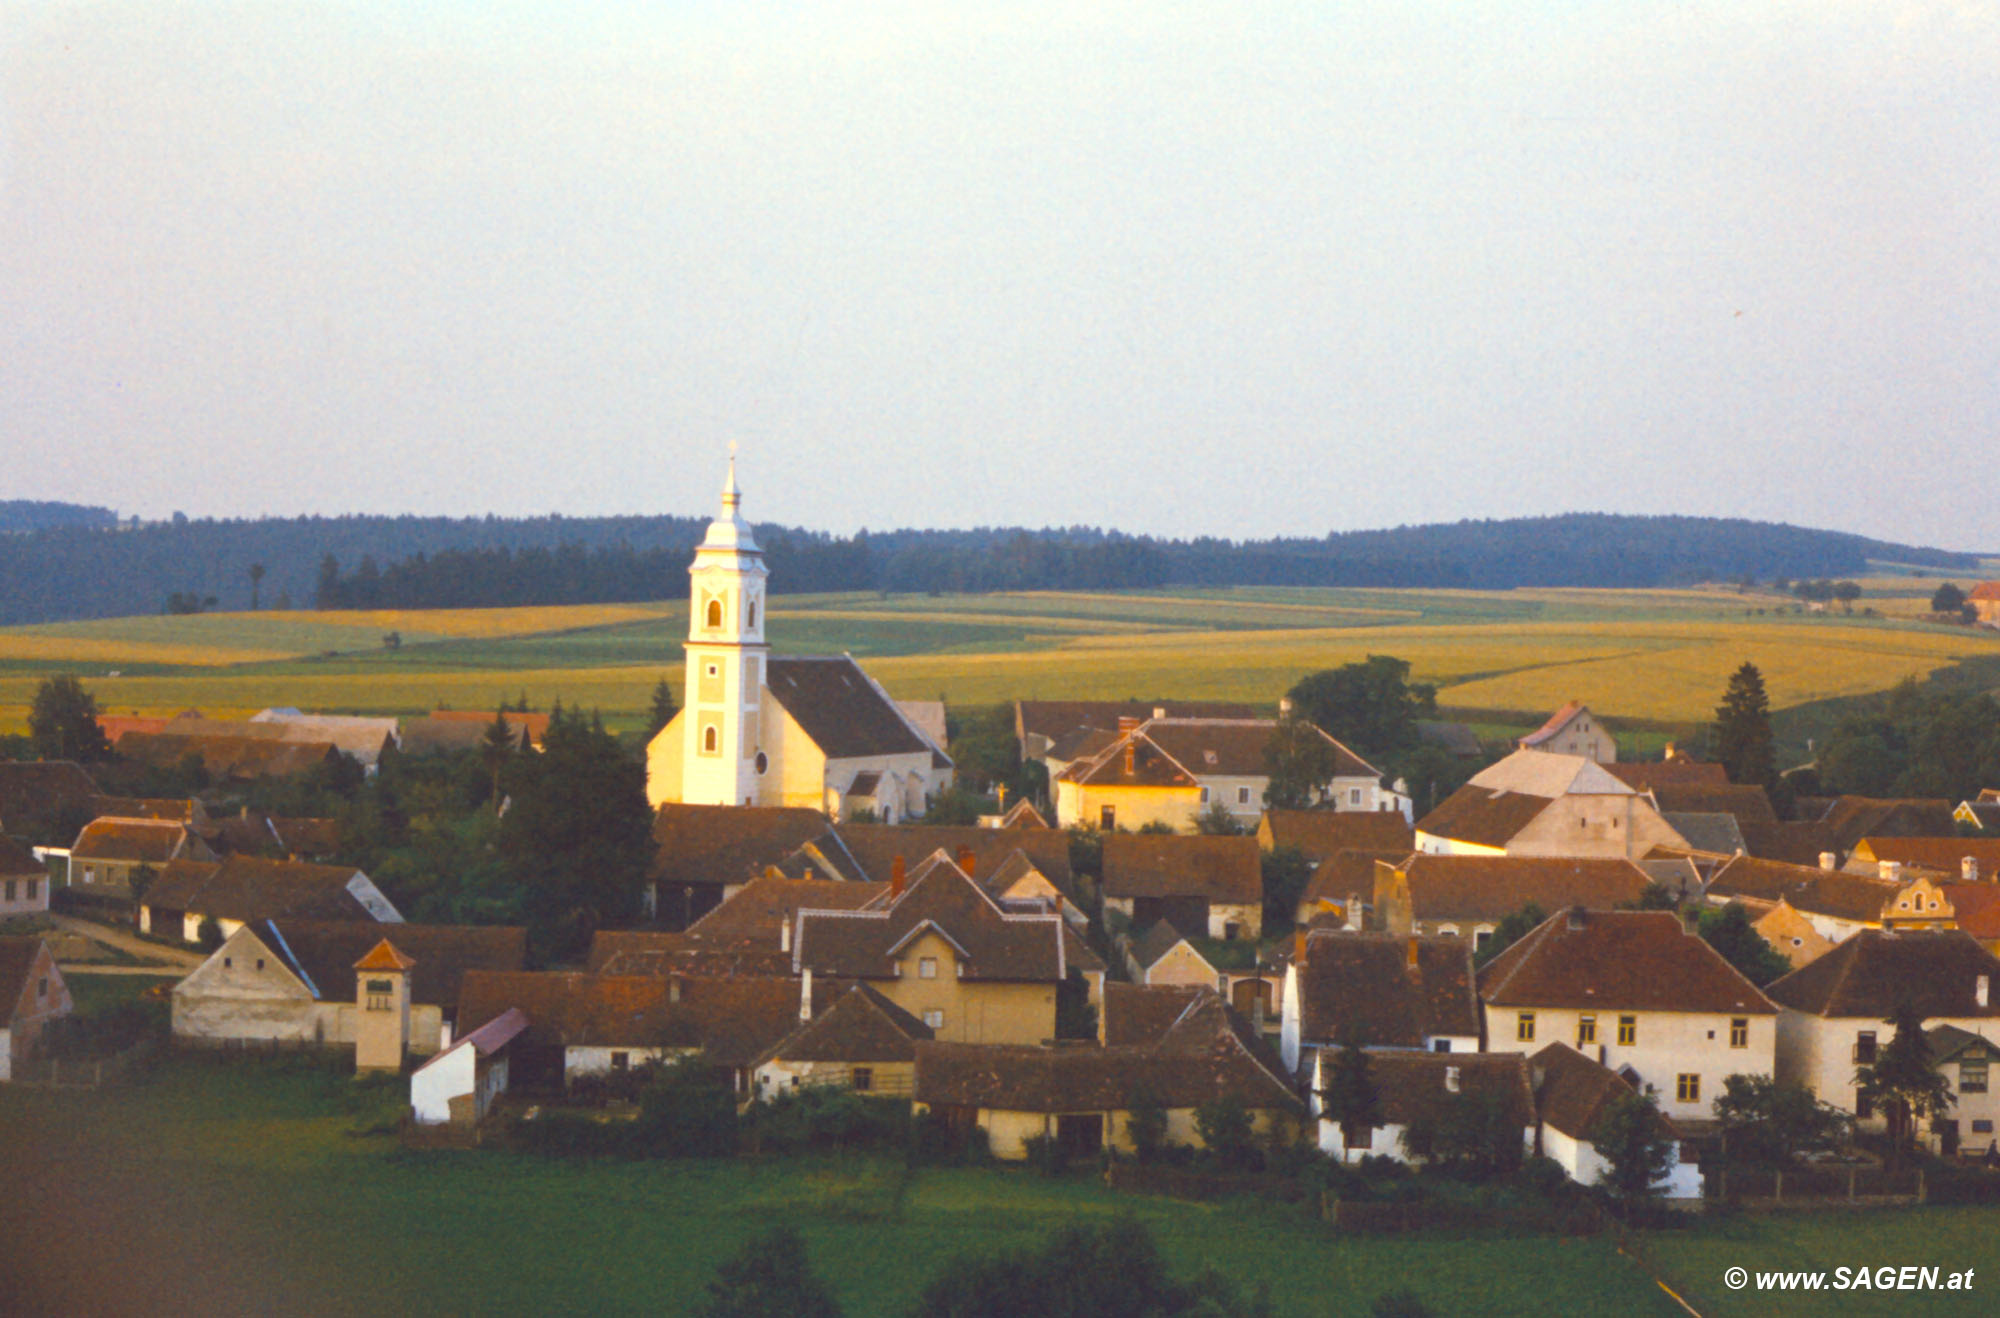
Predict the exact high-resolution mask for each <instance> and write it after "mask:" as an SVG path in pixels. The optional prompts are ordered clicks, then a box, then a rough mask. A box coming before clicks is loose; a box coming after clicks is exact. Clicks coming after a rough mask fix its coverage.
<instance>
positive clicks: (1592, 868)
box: [1362, 852, 1649, 923]
mask: <svg viewBox="0 0 2000 1318" xmlns="http://www.w3.org/2000/svg"><path fill="white" fill-rule="evenodd" d="M1401 869H1402V871H1403V873H1404V875H1405V876H1406V877H1407V879H1408V882H1409V892H1410V917H1411V918H1412V919H1415V920H1422V921H1424V922H1426V923H1435V922H1437V921H1440V920H1444V921H1452V920H1492V921H1498V920H1501V919H1503V918H1505V917H1506V916H1508V915H1511V914H1513V913H1514V912H1515V911H1518V910H1520V909H1521V908H1522V907H1523V906H1526V905H1527V904H1528V903H1529V902H1533V903H1535V904H1536V905H1537V906H1540V907H1541V908H1542V910H1544V911H1555V910H1561V909H1565V908H1568V907H1571V906H1585V907H1590V908H1593V909H1597V910H1610V909H1612V908H1614V907H1618V906H1626V905H1630V904H1631V903H1633V902H1636V901H1638V900H1639V898H1640V896H1641V895H1643V894H1644V893H1645V891H1646V885H1647V883H1648V882H1649V880H1648V879H1647V877H1646V872H1645V871H1644V870H1642V869H1640V868H1639V867H1638V866H1637V865H1635V864H1633V863H1632V862H1631V861H1629V860H1571V859H1567V858H1563V857H1556V856H1433V855H1428V854H1425V853H1422V852H1419V853H1417V854H1416V855H1413V856H1411V857H1410V858H1409V859H1408V861H1406V862H1405V863H1404V864H1403V865H1402V866H1401ZM1362 891H1364V892H1367V891H1372V890H1371V889H1363V890H1362Z"/></svg>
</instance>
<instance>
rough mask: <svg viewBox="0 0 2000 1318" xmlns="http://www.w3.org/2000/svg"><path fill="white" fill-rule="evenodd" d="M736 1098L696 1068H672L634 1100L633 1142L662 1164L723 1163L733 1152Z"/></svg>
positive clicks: (685, 1065)
mask: <svg viewBox="0 0 2000 1318" xmlns="http://www.w3.org/2000/svg"><path fill="white" fill-rule="evenodd" d="M736 1136H737V1130H736V1097H735V1095H733V1094H731V1093H730V1092H729V1090H728V1088H727V1087H726V1086H724V1085H721V1084H718V1083H717V1082H716V1081H714V1080H713V1079H711V1078H710V1077H709V1076H708V1075H707V1074H706V1071H705V1068H702V1067H700V1066H699V1064H698V1063H683V1064H681V1065H679V1066H676V1067H674V1068H672V1069H671V1070H670V1071H669V1072H668V1073H667V1078H666V1079H665V1080H664V1081H663V1082H662V1083H660V1084H657V1085H654V1086H653V1087H652V1088H651V1089H648V1090H647V1091H646V1092H645V1094H644V1095H643V1096H642V1097H641V1098H640V1100H639V1119H638V1121H637V1122H635V1123H634V1125H633V1139H634V1140H635V1141H636V1143H637V1146H638V1148H639V1149H641V1150H642V1151H644V1152H646V1153H650V1154H653V1155H656V1156H658V1157H663V1158H726V1157H728V1156H729V1155H731V1154H733V1153H735V1152H736Z"/></svg>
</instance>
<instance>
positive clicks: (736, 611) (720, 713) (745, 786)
mask: <svg viewBox="0 0 2000 1318" xmlns="http://www.w3.org/2000/svg"><path fill="white" fill-rule="evenodd" d="M730 448H731V449H732V450H733V449H734V448H735V445H734V444H732V445H730ZM742 502H743V496H742V494H741V493H740V492H739V491H738V490H737V488H736V457H735V455H734V453H733V452H732V454H731V455H730V458H729V480H728V482H727V483H726V484H725V485H724V486H723V487H722V512H721V515H720V516H718V517H717V518H716V519H715V520H714V521H713V522H710V523H709V524H708V536H707V538H706V539H704V540H703V541H702V542H701V545H700V547H699V548H697V549H696V550H695V551H694V563H693V564H692V565H691V566H690V567H689V568H688V576H689V577H690V578H691V579H692V583H691V587H690V590H689V596H688V600H689V606H690V610H689V614H688V639H687V685H686V687H685V694H684V695H683V697H682V699H683V701H684V703H685V705H686V711H685V715H684V717H683V718H682V720H681V722H682V723H683V725H684V731H683V734H682V735H683V737H684V740H683V741H682V743H681V745H682V752H681V756H682V758H681V782H680V799H681V800H683V801H686V802H688V803H690V804H696V805H751V804H755V803H757V801H758V799H759V794H758V790H757V766H756V756H757V753H758V743H759V728H760V726H761V720H760V718H759V713H760V710H759V706H760V704H761V703H762V702H761V700H760V696H761V693H762V691H763V688H764V676H765V672H766V661H767V660H768V659H769V657H770V647H769V646H767V645H766V644H765V643H764V579H765V577H766V576H768V575H769V572H768V571H767V569H766V568H765V567H764V551H763V550H762V549H760V548H758V547H757V539H756V537H755V536H754V535H753V534H752V533H751V530H750V524H749V523H748V522H746V521H744V520H743V514H742V511H741V505H742Z"/></svg>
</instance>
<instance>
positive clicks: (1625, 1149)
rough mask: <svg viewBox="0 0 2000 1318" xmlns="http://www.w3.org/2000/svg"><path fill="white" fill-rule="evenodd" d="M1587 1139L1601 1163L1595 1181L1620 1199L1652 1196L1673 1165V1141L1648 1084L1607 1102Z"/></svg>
mask: <svg viewBox="0 0 2000 1318" xmlns="http://www.w3.org/2000/svg"><path fill="white" fill-rule="evenodd" d="M1590 1142H1591V1144H1592V1145H1594V1146H1595V1147H1596V1149H1597V1153H1598V1156H1599V1157H1601V1158H1603V1159H1604V1163H1605V1165H1604V1170H1603V1171H1601V1172H1600V1173H1598V1184H1600V1185H1602V1186H1603V1187H1604V1188H1605V1190H1606V1191H1608V1192H1609V1193H1610V1195H1611V1197H1612V1198H1614V1199H1616V1200H1618V1201H1619V1202H1620V1203H1622V1204H1626V1205H1631V1204H1634V1203H1638V1202H1641V1201H1643V1200H1646V1199H1650V1198H1651V1197H1653V1195H1655V1194H1656V1193H1658V1187H1659V1184H1660V1182H1661V1181H1663V1180H1664V1179H1665V1178H1666V1175H1667V1173H1668V1172H1669V1171H1670V1170H1672V1168H1673V1165H1674V1141H1673V1139H1672V1138H1671V1137H1670V1136H1669V1135H1668V1133H1667V1123H1666V1121H1665V1120H1664V1119H1663V1118H1662V1117H1661V1115H1660V1103H1659V1099H1658V1098H1657V1097H1656V1096H1655V1095H1654V1093H1653V1090H1652V1088H1651V1087H1650V1086H1649V1087H1648V1088H1647V1089H1645V1090H1644V1091H1643V1092H1640V1093H1631V1094H1626V1095H1624V1096H1623V1097H1621V1098H1618V1099H1614V1100H1613V1101H1612V1102H1611V1103H1609V1104H1607V1105H1606V1106H1605V1108H1604V1110H1603V1111H1602V1112H1601V1113H1599V1114H1598V1118H1597V1124H1596V1125H1595V1126H1594V1127H1592V1128H1591V1132H1590Z"/></svg>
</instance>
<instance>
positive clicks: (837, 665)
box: [764, 655, 937, 760]
mask: <svg viewBox="0 0 2000 1318" xmlns="http://www.w3.org/2000/svg"><path fill="white" fill-rule="evenodd" d="M764 685H765V686H766V687H768V688H769V689H770V692H771V694H772V695H773V696H774V697H776V699H777V701H778V703H779V704H780V705H783V706H784V707H785V712H786V713H787V714H790V715H791V716H792V718H793V720H794V721H796V722H797V723H798V725H799V727H800V728H802V729H803V730H804V731H805V734H806V735H807V736H808V737H811V738H812V740H813V744H814V745H816V746H818V747H819V749H820V752H821V753H822V754H824V755H825V756H826V757H827V758H828V759H829V760H848V759H859V758H861V757H864V756H869V755H905V754H923V753H930V752H933V751H935V750H936V749H937V748H936V747H934V746H932V745H931V744H930V743H929V742H928V741H926V740H924V738H923V736H922V735H921V734H920V733H918V731H917V730H916V729H915V728H914V727H912V726H911V724H910V721H909V719H907V718H905V717H904V716H903V713H902V711H901V710H899V709H897V708H896V703H895V702H894V701H892V700H890V699H889V697H888V696H887V695H886V694H884V693H883V691H882V688H881V687H879V686H877V685H875V683H874V682H873V681H872V680H870V679H869V677H868V675H867V674H866V673H864V672H862V671H861V665H859V664H857V663H855V662H854V660H853V659H852V658H851V657H849V656H847V655H811V656H790V657H786V658H775V657H774V658H772V659H771V660H770V662H769V665H768V667H767V668H766V670H765V677H764Z"/></svg>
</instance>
